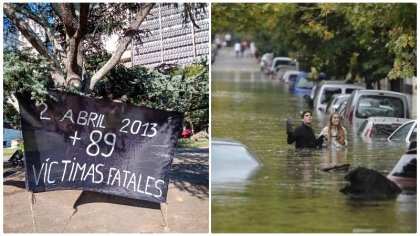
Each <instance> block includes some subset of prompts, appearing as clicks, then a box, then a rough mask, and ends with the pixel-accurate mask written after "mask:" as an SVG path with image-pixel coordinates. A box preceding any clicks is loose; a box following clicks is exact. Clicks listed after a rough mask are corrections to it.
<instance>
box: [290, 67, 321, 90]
mask: <svg viewBox="0 0 420 236" xmlns="http://www.w3.org/2000/svg"><path fill="white" fill-rule="evenodd" d="M314 85H315V82H314V81H313V80H311V79H310V78H309V74H308V73H306V72H300V73H299V74H298V76H297V77H296V80H295V82H294V83H290V84H289V90H290V91H291V92H292V93H294V94H296V95H301V96H305V95H309V94H310V93H311V90H312V87H313V86H314Z"/></svg>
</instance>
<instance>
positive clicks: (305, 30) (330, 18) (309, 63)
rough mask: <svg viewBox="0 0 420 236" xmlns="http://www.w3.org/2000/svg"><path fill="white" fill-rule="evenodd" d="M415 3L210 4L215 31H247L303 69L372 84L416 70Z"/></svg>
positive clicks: (261, 46) (262, 48)
mask: <svg viewBox="0 0 420 236" xmlns="http://www.w3.org/2000/svg"><path fill="white" fill-rule="evenodd" d="M416 16H417V12H416V4H415V3H274V4H273V3H240V4H231V3H220V4H212V34H213V35H214V34H216V33H217V32H238V33H241V34H248V35H249V37H250V38H253V39H254V40H255V42H256V45H257V48H258V49H259V50H260V51H262V52H265V51H272V52H274V54H275V55H278V56H291V57H293V58H297V59H298V60H299V61H300V62H301V65H302V69H304V70H307V71H309V70H311V69H314V70H315V71H323V72H326V74H327V76H328V77H329V78H332V77H335V78H337V79H345V78H346V79H354V80H357V79H360V78H362V77H363V78H365V79H366V82H367V83H368V84H371V83H374V82H377V81H379V80H381V79H383V78H389V79H391V80H393V79H397V78H408V77H413V76H415V75H416V72H417V69H416V59H417V58H416V51H417V45H416V40H417V36H416Z"/></svg>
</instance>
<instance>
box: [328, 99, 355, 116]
mask: <svg viewBox="0 0 420 236" xmlns="http://www.w3.org/2000/svg"><path fill="white" fill-rule="evenodd" d="M349 97H350V94H334V95H333V96H332V97H331V99H330V101H329V102H328V104H327V107H326V111H327V113H328V114H331V113H333V112H337V111H338V107H339V106H340V104H341V103H343V102H345V101H347V100H348V99H349Z"/></svg>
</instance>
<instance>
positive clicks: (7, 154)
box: [3, 148, 18, 159]
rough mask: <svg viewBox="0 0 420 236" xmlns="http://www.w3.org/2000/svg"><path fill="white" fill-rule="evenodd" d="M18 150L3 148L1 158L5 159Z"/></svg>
mask: <svg viewBox="0 0 420 236" xmlns="http://www.w3.org/2000/svg"><path fill="white" fill-rule="evenodd" d="M16 150H18V149H17V148H3V158H4V157H6V158H7V159H9V158H10V156H11V155H12V154H13V153H15V152H16Z"/></svg>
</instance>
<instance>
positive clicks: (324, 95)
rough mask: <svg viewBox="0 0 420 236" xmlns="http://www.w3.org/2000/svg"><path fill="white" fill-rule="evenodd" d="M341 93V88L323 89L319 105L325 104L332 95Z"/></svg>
mask: <svg viewBox="0 0 420 236" xmlns="http://www.w3.org/2000/svg"><path fill="white" fill-rule="evenodd" d="M337 93H341V88H325V89H324V92H323V93H322V95H321V104H327V102H328V101H329V100H330V98H331V97H332V95H334V94H337Z"/></svg>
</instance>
